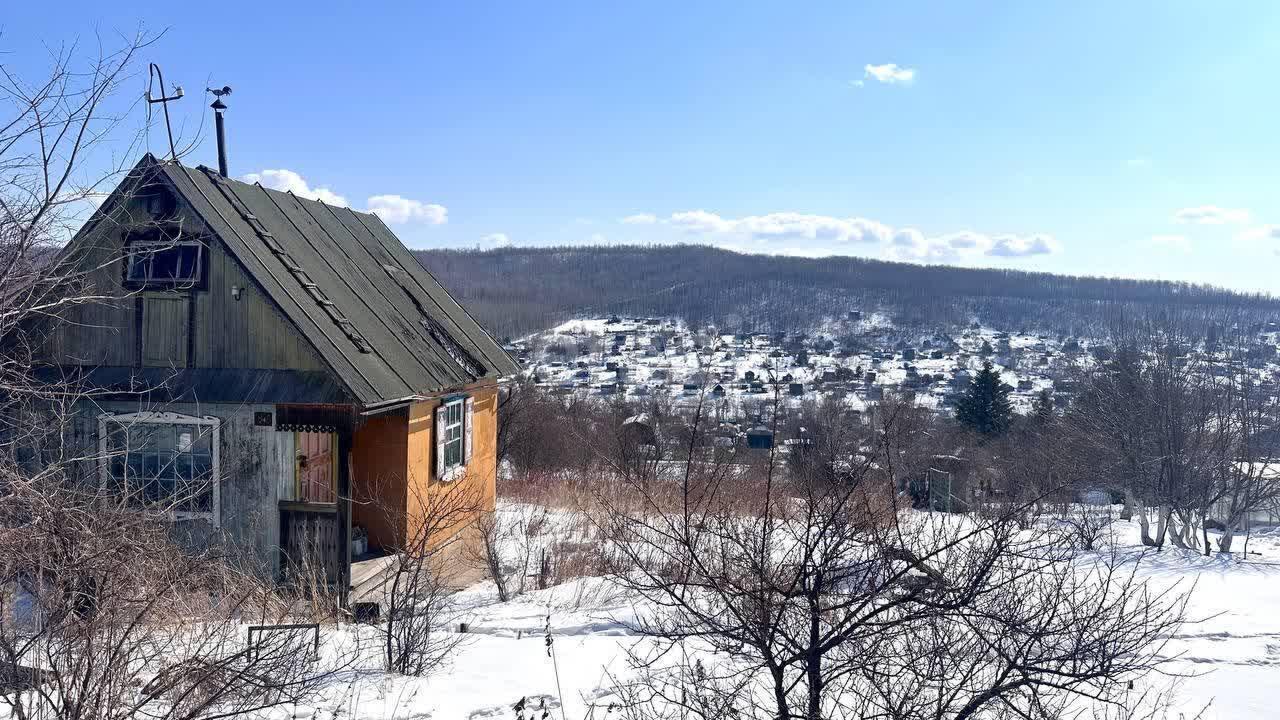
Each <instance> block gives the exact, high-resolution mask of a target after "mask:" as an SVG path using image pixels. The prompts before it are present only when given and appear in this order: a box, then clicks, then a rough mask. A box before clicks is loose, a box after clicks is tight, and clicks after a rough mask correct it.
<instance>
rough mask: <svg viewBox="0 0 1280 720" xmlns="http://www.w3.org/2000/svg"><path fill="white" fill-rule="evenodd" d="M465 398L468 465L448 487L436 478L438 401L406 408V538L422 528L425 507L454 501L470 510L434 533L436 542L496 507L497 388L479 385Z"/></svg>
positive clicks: (445, 505)
mask: <svg viewBox="0 0 1280 720" xmlns="http://www.w3.org/2000/svg"><path fill="white" fill-rule="evenodd" d="M468 395H469V396H470V397H472V398H474V411H473V414H472V423H474V424H473V425H472V429H471V442H472V443H473V445H472V451H471V461H470V462H469V463H467V468H466V473H465V474H464V475H463V476H462V477H461V478H459V479H457V480H454V481H452V482H450V483H443V482H440V481H439V480H438V479H437V478H436V476H435V461H436V458H435V453H436V445H435V432H434V429H435V428H434V426H435V409H436V408H437V407H438V406H439V405H440V401H439V400H430V401H427V402H421V403H417V404H415V405H412V406H410V408H409V452H408V455H409V463H408V470H409V482H408V489H407V492H408V497H407V503H408V515H409V520H408V523H409V526H408V528H407V532H408V534H409V536H413V535H414V534H415V532H416V531H419V530H421V528H422V527H423V525H422V523H423V522H424V518H423V516H422V512H420V510H421V509H423V508H440V507H449V506H451V505H452V504H453V501H454V500H458V499H461V501H462V502H463V503H464V504H465V505H466V506H467V507H468V508H469V509H471V510H472V512H471V513H470V514H469V516H468V517H466V518H460V519H459V520H458V521H457V522H453V523H451V524H450V525H449V526H448V527H444V528H440V529H439V530H438V531H437V532H436V535H438V536H439V537H438V540H444V539H447V538H448V537H449V536H451V535H453V534H454V533H456V532H458V531H461V530H462V529H463V528H464V527H465V526H467V525H468V524H469V523H470V522H472V520H474V518H475V516H476V515H478V514H479V513H481V512H487V511H492V510H493V508H494V501H495V498H496V494H497V493H496V483H497V448H498V389H497V387H496V386H488V387H482V388H479V389H476V390H473V391H472V392H470V393H468Z"/></svg>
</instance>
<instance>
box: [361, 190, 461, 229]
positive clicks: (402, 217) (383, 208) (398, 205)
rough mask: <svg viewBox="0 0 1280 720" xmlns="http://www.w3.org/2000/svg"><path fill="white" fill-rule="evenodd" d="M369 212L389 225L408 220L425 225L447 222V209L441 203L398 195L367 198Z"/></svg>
mask: <svg viewBox="0 0 1280 720" xmlns="http://www.w3.org/2000/svg"><path fill="white" fill-rule="evenodd" d="M368 204H369V212H371V213H373V214H374V215H377V216H378V217H380V218H382V219H383V220H384V221H385V222H387V223H388V224H391V225H396V224H403V223H407V222H410V221H415V222H423V223H426V224H427V225H443V224H445V223H447V222H449V210H448V209H447V208H445V206H443V205H436V204H434V203H424V202H421V201H418V200H410V199H409V198H406V197H401V196H399V195H374V196H373V197H371V198H369V203H368Z"/></svg>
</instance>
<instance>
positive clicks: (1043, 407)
mask: <svg viewBox="0 0 1280 720" xmlns="http://www.w3.org/2000/svg"><path fill="white" fill-rule="evenodd" d="M1031 417H1032V418H1033V419H1034V420H1035V421H1036V424H1037V425H1040V426H1042V427H1043V426H1045V425H1049V424H1051V423H1052V422H1053V421H1054V419H1055V418H1056V417H1057V416H1056V415H1055V414H1054V410H1053V393H1052V392H1050V391H1049V390H1048V389H1045V390H1041V391H1040V392H1039V393H1037V394H1036V399H1035V400H1032V401H1031Z"/></svg>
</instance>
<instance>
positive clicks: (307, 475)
mask: <svg viewBox="0 0 1280 720" xmlns="http://www.w3.org/2000/svg"><path fill="white" fill-rule="evenodd" d="M336 439H337V436H336V435H334V434H333V433H318V432H300V433H296V446H295V447H297V451H298V452H297V478H298V499H299V500H301V501H303V502H314V503H331V502H336V501H337V493H336V492H335V488H336V487H337V481H338V478H337V470H338V467H337V463H336V462H335V460H336V455H337V453H336V452H335V450H334V445H335V444H336V442H335V441H336Z"/></svg>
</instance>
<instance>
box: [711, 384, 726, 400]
mask: <svg viewBox="0 0 1280 720" xmlns="http://www.w3.org/2000/svg"><path fill="white" fill-rule="evenodd" d="M711 394H712V395H713V396H714V397H718V398H722V397H724V395H725V390H724V386H723V385H716V386H715V387H713V388H711Z"/></svg>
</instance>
